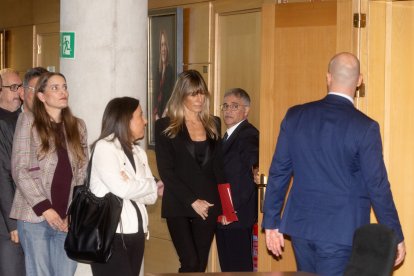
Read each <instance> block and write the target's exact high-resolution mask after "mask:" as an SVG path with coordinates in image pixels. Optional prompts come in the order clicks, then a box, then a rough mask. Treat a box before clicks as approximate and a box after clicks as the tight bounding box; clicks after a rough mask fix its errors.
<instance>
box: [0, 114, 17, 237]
mask: <svg viewBox="0 0 414 276" xmlns="http://www.w3.org/2000/svg"><path fill="white" fill-rule="evenodd" d="M19 113H20V109H19V111H18V112H13V113H10V114H9V115H8V116H4V117H3V118H2V119H1V120H0V217H1V218H0V234H2V235H8V236H9V233H10V232H11V231H13V230H16V229H17V225H16V220H15V219H11V218H9V215H10V210H11V206H12V203H13V199H14V192H15V190H16V185H15V184H14V181H13V178H12V175H11V153H12V146H13V135H14V130H15V128H16V122H17V117H18V116H19Z"/></svg>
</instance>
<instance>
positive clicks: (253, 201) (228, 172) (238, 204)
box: [219, 120, 259, 228]
mask: <svg viewBox="0 0 414 276" xmlns="http://www.w3.org/2000/svg"><path fill="white" fill-rule="evenodd" d="M222 148H223V160H224V162H223V163H224V175H225V180H226V182H228V183H230V185H231V195H232V199H233V205H234V209H235V210H236V212H237V216H238V218H239V221H238V222H233V223H230V224H229V225H227V226H223V225H221V224H219V227H220V228H241V227H252V226H253V224H254V223H255V222H256V220H257V189H256V184H255V183H254V179H253V174H252V167H253V166H257V165H258V164H259V131H258V130H257V129H256V128H255V127H254V126H253V125H252V124H250V123H249V122H248V121H247V120H245V121H243V122H242V123H240V125H238V126H237V128H236V129H235V130H234V132H233V133H232V134H231V135H230V137H229V138H228V139H227V141H223V147H222Z"/></svg>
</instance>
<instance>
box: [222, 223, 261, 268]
mask: <svg viewBox="0 0 414 276" xmlns="http://www.w3.org/2000/svg"><path fill="white" fill-rule="evenodd" d="M252 230H253V227H247V228H228V229H223V228H220V227H219V228H218V229H217V232H216V243H217V250H218V254H219V260H220V267H221V271H222V272H230V271H253V254H252Z"/></svg>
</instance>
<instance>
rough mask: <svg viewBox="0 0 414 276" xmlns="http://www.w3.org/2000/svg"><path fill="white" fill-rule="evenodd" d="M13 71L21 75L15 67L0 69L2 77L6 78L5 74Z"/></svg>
mask: <svg viewBox="0 0 414 276" xmlns="http://www.w3.org/2000/svg"><path fill="white" fill-rule="evenodd" d="M11 73H13V74H16V75H19V72H18V71H17V70H14V69H13V68H4V69H1V70H0V77H2V78H4V75H6V74H11Z"/></svg>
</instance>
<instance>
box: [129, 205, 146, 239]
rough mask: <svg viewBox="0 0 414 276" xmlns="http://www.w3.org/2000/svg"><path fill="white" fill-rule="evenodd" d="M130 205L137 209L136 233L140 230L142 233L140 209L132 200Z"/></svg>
mask: <svg viewBox="0 0 414 276" xmlns="http://www.w3.org/2000/svg"><path fill="white" fill-rule="evenodd" d="M131 203H132V205H133V206H134V208H135V210H136V211H137V216H138V233H139V232H142V233H144V227H143V226H142V224H143V221H142V215H141V211H140V210H139V208H138V205H137V203H136V202H135V201H134V200H131Z"/></svg>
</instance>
